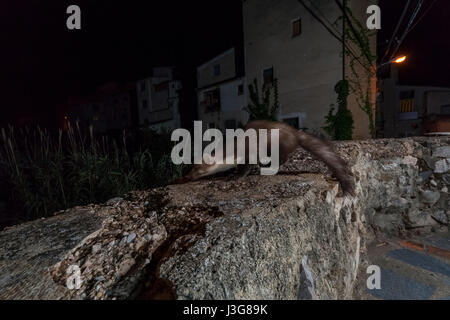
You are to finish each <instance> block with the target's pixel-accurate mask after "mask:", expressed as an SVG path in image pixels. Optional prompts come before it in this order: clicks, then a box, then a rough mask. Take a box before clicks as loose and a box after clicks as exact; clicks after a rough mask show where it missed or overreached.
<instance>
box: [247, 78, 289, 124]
mask: <svg viewBox="0 0 450 320" xmlns="http://www.w3.org/2000/svg"><path fill="white" fill-rule="evenodd" d="M248 89H249V94H250V100H251V103H250V104H249V105H248V106H247V107H246V108H244V110H245V111H247V112H248V113H249V115H250V117H249V121H253V120H270V121H276V120H277V118H278V117H277V113H278V110H279V109H280V104H279V101H278V80H277V79H274V81H273V84H272V86H263V87H262V89H261V91H262V96H261V97H260V96H259V89H258V81H257V80H256V78H255V79H254V80H253V84H250V85H249V86H248ZM272 93H273V99H271V96H272Z"/></svg>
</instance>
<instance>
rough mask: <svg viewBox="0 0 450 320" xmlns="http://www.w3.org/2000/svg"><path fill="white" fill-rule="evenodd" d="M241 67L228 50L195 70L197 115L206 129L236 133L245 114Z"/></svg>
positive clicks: (244, 119)
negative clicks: (229, 130)
mask: <svg viewBox="0 0 450 320" xmlns="http://www.w3.org/2000/svg"><path fill="white" fill-rule="evenodd" d="M243 75H244V70H243V66H242V65H241V64H240V63H239V59H238V58H237V54H236V50H235V48H231V49H229V50H227V51H225V52H223V53H221V54H220V55H218V56H216V57H214V58H213V59H211V60H209V61H207V62H205V63H204V64H202V65H201V66H199V67H198V68H197V98H198V99H197V101H198V106H197V111H198V116H199V119H200V120H202V121H203V126H204V128H205V129H207V128H219V129H235V128H237V127H239V126H240V125H245V124H246V122H247V120H248V113H247V112H245V111H244V110H243V108H244V107H245V106H246V105H247V98H246V87H245V78H244V77H243Z"/></svg>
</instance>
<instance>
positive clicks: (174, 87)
mask: <svg viewBox="0 0 450 320" xmlns="http://www.w3.org/2000/svg"><path fill="white" fill-rule="evenodd" d="M136 85H137V86H136V90H137V91H136V92H137V106H138V119H139V126H141V127H149V128H151V129H153V130H155V131H161V130H165V129H166V130H173V129H176V128H179V127H180V112H179V90H180V89H181V82H180V81H179V80H176V79H175V77H174V68H172V67H157V68H153V74H152V76H151V77H148V78H145V79H142V80H140V81H138V82H137V83H136Z"/></svg>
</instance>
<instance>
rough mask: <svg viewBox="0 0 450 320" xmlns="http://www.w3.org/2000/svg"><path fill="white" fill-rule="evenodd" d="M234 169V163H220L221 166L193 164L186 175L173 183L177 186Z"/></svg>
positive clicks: (216, 164) (215, 164)
mask: <svg viewBox="0 0 450 320" xmlns="http://www.w3.org/2000/svg"><path fill="white" fill-rule="evenodd" d="M235 167H236V164H234V163H232V164H225V163H222V164H218V163H213V164H207V163H202V164H194V166H193V167H192V169H191V170H190V171H189V172H188V174H186V175H185V176H184V177H181V178H179V179H177V180H175V181H174V182H173V183H174V184H179V183H187V182H190V181H195V180H198V179H200V178H203V177H207V176H210V175H213V174H216V173H219V172H223V171H227V170H230V169H232V168H235Z"/></svg>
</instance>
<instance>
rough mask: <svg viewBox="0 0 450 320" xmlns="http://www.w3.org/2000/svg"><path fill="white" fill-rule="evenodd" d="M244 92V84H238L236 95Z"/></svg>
mask: <svg viewBox="0 0 450 320" xmlns="http://www.w3.org/2000/svg"><path fill="white" fill-rule="evenodd" d="M243 94H244V85H243V84H240V85H238V96H242V95H243Z"/></svg>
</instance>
